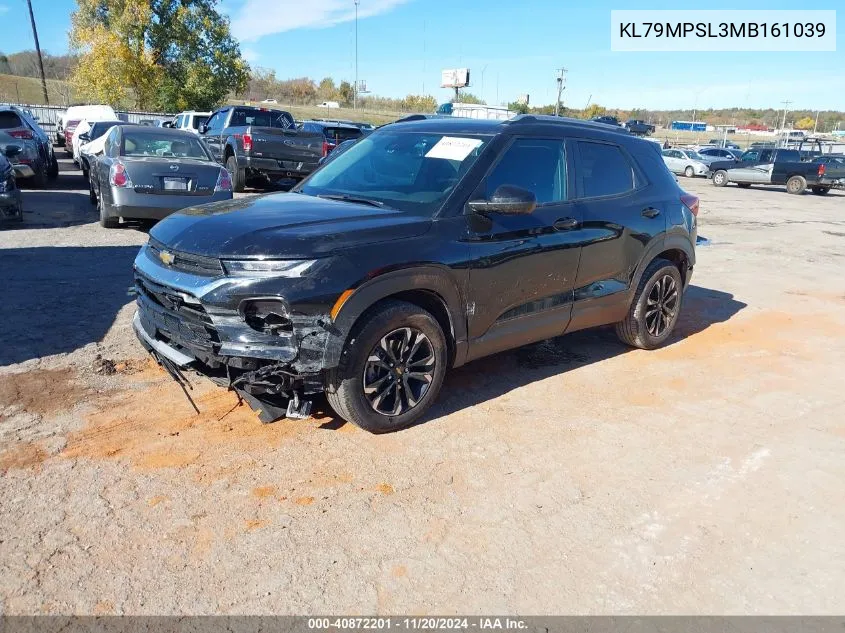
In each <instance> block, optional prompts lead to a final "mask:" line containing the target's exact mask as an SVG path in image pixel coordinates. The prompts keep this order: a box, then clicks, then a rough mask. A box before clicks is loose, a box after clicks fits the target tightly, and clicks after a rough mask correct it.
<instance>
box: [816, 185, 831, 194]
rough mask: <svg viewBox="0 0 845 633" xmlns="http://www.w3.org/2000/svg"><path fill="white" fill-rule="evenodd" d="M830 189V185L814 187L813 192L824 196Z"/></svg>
mask: <svg viewBox="0 0 845 633" xmlns="http://www.w3.org/2000/svg"><path fill="white" fill-rule="evenodd" d="M828 191H830V187H813V193H814V194H816V195H817V196H823V195H825V194H827V192H828Z"/></svg>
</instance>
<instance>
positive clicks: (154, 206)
mask: <svg viewBox="0 0 845 633" xmlns="http://www.w3.org/2000/svg"><path fill="white" fill-rule="evenodd" d="M111 195H112V203H111V204H110V205H107V209H106V211H107V215H108V216H110V217H121V218H137V219H141V220H163V219H164V218H166V217H167V216H168V215H170V214H171V213H175V212H176V211H179V210H180V209H185V208H187V207H196V206H199V205H201V204H207V203H209V202H222V201H224V200H231V199H232V192H231V191H217V192H215V193H214V194H213V195H209V196H189V195H188V196H186V195H182V196H180V195H175V196H169V195H161V194H154V193H138V192H137V191H134V190H132V189H120V188H117V187H112V189H111Z"/></svg>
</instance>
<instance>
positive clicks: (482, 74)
mask: <svg viewBox="0 0 845 633" xmlns="http://www.w3.org/2000/svg"><path fill="white" fill-rule="evenodd" d="M489 65H490V64H484V68H482V69H481V95H480V96H481V100H482V101H484V71H485V70H487V67H488V66H489Z"/></svg>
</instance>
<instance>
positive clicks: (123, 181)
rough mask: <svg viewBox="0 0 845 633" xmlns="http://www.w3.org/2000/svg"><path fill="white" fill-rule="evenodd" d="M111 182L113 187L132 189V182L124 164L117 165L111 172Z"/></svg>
mask: <svg viewBox="0 0 845 633" xmlns="http://www.w3.org/2000/svg"><path fill="white" fill-rule="evenodd" d="M109 182H110V183H111V186H112V187H124V188H125V187H131V186H132V180H131V179H130V178H129V174H127V173H126V166H125V165H124V164H123V163H115V164H114V165H112V166H111V169H110V170H109Z"/></svg>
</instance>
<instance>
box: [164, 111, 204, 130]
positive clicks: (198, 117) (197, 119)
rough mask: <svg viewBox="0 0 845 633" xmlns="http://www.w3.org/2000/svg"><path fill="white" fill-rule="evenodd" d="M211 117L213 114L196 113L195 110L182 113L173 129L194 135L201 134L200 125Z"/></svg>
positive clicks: (177, 117) (174, 121)
mask: <svg viewBox="0 0 845 633" xmlns="http://www.w3.org/2000/svg"><path fill="white" fill-rule="evenodd" d="M210 116H211V112H196V111H194V110H188V111H186V112H180V113H179V114H178V115H177V116H176V118H175V119H174V120H173V125H172V126H171V127H173V129H175V130H186V131H188V132H193V133H194V134H199V127H200V125H201V124H202V123H205V122H206V121H208V117H210Z"/></svg>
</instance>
